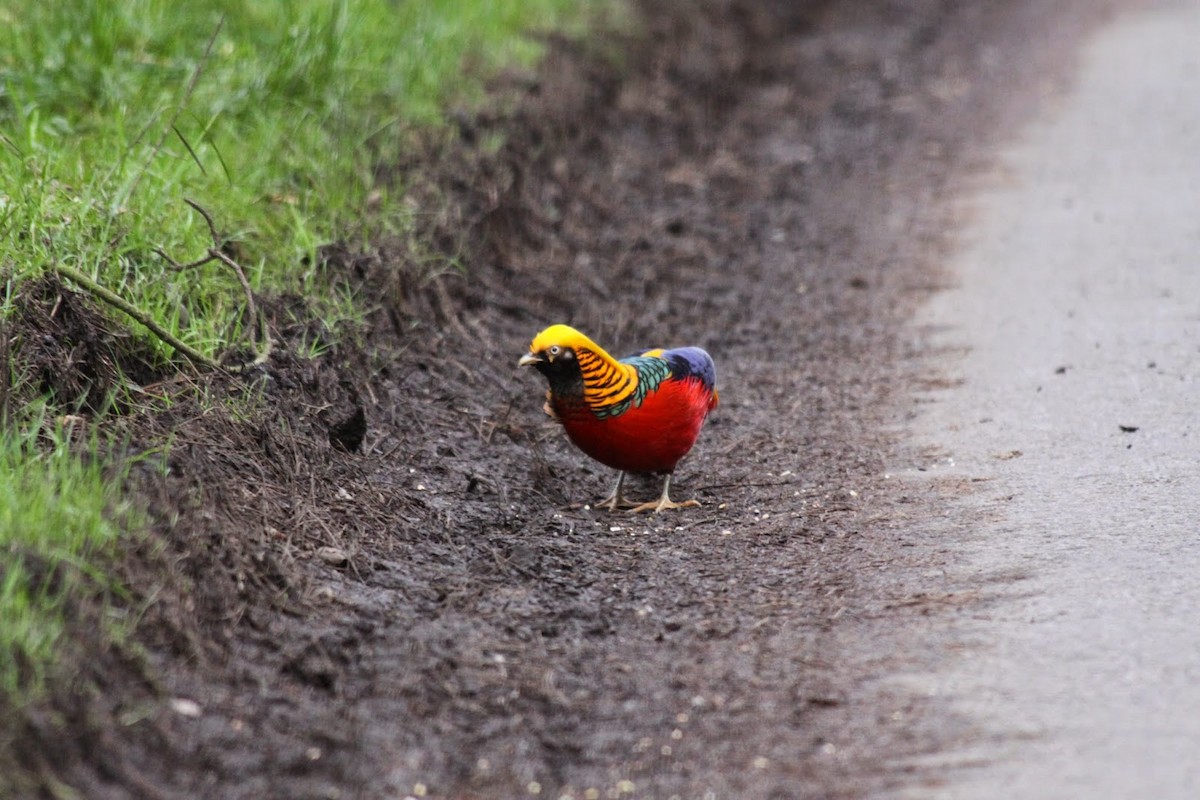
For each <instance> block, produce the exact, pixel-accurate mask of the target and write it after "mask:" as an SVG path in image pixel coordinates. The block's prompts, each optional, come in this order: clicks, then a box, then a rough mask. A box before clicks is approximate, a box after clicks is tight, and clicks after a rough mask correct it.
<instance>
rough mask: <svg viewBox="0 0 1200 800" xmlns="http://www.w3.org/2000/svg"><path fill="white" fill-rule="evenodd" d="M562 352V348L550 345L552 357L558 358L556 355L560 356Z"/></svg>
mask: <svg viewBox="0 0 1200 800" xmlns="http://www.w3.org/2000/svg"><path fill="white" fill-rule="evenodd" d="M561 351H562V348H561V347H559V346H558V345H556V344H552V345H550V355H552V356H556V355H558V354H559V352H561Z"/></svg>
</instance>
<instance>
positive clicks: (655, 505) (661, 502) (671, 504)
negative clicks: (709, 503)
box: [629, 473, 700, 514]
mask: <svg viewBox="0 0 1200 800" xmlns="http://www.w3.org/2000/svg"><path fill="white" fill-rule="evenodd" d="M670 491H671V474H670V473H667V476H666V477H665V478H663V490H662V495H661V496H659V498H658V499H657V500H651V501H650V502H649V503H642V504H641V505H640V506H634V507H633V508H632V509H630V512H629V513H631V514H640V513H642V512H643V511H653V512H654V513H655V514H657V513H658V512H660V511H667V510H668V509H672V508H691V507H693V506H698V505H700V501H699V500H684V501H683V502H682V503H676V502H675V501H674V500H672V499H671V494H670Z"/></svg>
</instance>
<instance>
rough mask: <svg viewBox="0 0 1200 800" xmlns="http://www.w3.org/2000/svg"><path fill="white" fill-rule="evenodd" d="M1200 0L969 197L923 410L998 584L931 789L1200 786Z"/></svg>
mask: <svg viewBox="0 0 1200 800" xmlns="http://www.w3.org/2000/svg"><path fill="white" fill-rule="evenodd" d="M1198 144H1200V3H1197V2H1195V1H1194V0H1189V1H1188V2H1175V3H1170V4H1163V3H1159V4H1156V5H1153V6H1151V7H1148V8H1143V9H1139V10H1136V11H1127V12H1125V13H1123V14H1121V15H1118V16H1116V17H1115V18H1114V19H1113V20H1112V21H1111V22H1110V23H1109V24H1107V25H1106V26H1105V27H1103V28H1102V29H1101V30H1099V31H1098V32H1097V34H1096V35H1095V36H1094V37H1093V38H1092V39H1091V40H1090V42H1089V43H1088V44H1087V46H1086V47H1085V49H1084V51H1083V52H1082V54H1081V57H1080V60H1079V66H1078V72H1077V75H1076V78H1075V80H1074V81H1073V83H1072V85H1071V86H1070V88H1069V89H1067V90H1066V91H1065V92H1064V93H1063V94H1062V96H1061V97H1058V98H1056V99H1055V100H1054V101H1053V102H1051V103H1049V104H1048V107H1047V113H1043V114H1041V115H1039V118H1038V120H1037V121H1036V122H1034V123H1033V124H1031V125H1030V126H1028V127H1027V128H1026V129H1025V130H1024V131H1023V133H1022V134H1021V135H1020V136H1019V138H1018V139H1017V140H1016V141H1014V142H1012V144H1011V146H1009V147H1008V148H1007V149H1006V150H1005V151H1004V152H1003V153H1002V154H1001V157H1000V158H999V160H998V167H997V168H996V169H995V170H994V171H992V172H990V173H989V174H986V175H983V176H981V178H980V180H979V181H978V183H977V186H976V189H975V191H973V192H971V193H969V195H968V196H966V197H964V198H963V206H962V211H963V215H964V217H965V218H966V219H967V220H968V222H967V223H966V224H965V225H964V228H963V232H962V233H963V235H962V238H961V246H960V247H959V248H958V251H957V252H956V253H955V254H954V255H953V257H952V259H951V261H950V264H949V274H950V284H951V286H952V288H950V289H947V290H946V291H943V292H941V293H939V294H938V295H936V296H935V297H934V299H933V300H932V301H931V302H930V303H929V304H928V306H927V307H926V308H924V310H923V311H922V312H921V314H920V317H919V320H918V322H919V324H920V325H921V326H923V328H922V330H923V331H925V332H926V335H927V337H928V339H927V343H928V344H930V345H932V346H933V347H934V348H936V349H939V350H940V351H941V352H942V353H943V355H941V356H938V362H939V365H940V366H941V367H942V368H943V371H944V373H945V374H946V375H947V376H949V377H950V378H951V379H952V381H951V383H953V384H954V385H953V386H951V388H948V389H944V390H939V391H934V392H932V393H931V394H930V396H929V397H928V398H926V399H928V400H930V401H931V402H929V404H928V405H927V406H925V409H926V410H925V413H923V415H922V416H921V417H920V419H918V420H917V422H916V428H917V431H918V433H917V440H918V442H919V443H922V444H924V445H927V446H929V447H930V448H931V449H935V450H936V451H937V452H938V456H937V457H936V458H935V459H934V463H927V464H920V465H917V466H919V467H920V468H921V469H920V470H918V469H917V468H916V467H913V468H910V469H907V470H899V471H900V472H903V473H904V474H903V478H904V479H905V480H909V481H912V482H913V484H914V485H916V486H921V485H926V486H929V485H932V484H938V485H949V484H952V483H955V482H959V484H960V485H969V486H970V489H969V490H968V491H967V492H965V495H964V496H963V497H962V498H961V499H959V500H957V501H955V503H954V504H953V506H954V507H953V510H952V512H951V514H950V517H949V518H948V519H947V520H945V521H944V522H943V523H938V524H941V525H944V528H945V530H944V533H946V534H947V535H951V536H953V537H955V547H954V549H955V555H954V557H953V558H952V559H949V560H948V562H947V566H946V567H945V571H944V574H941V575H938V576H937V577H936V578H935V581H941V582H944V584H945V585H946V586H950V587H954V588H955V589H956V590H957V591H958V592H959V593H960V594H961V593H969V594H971V595H972V596H973V597H974V602H973V604H972V605H971V607H970V608H969V609H968V610H967V611H966V612H964V613H962V614H959V615H956V616H955V615H952V616H951V618H950V619H949V621H948V622H945V623H944V625H943V626H942V627H941V628H940V629H938V630H937V631H935V632H934V634H932V635H933V636H934V637H935V638H940V641H941V642H942V643H943V644H945V643H947V642H949V643H951V644H952V646H951V647H948V648H947V649H946V652H947V653H952V655H946V656H945V657H944V658H941V659H940V661H937V660H936V659H935V662H936V666H935V668H933V669H932V671H931V672H930V673H929V674H925V675H915V676H909V685H910V686H913V687H916V689H917V690H919V691H921V692H924V693H926V694H928V695H930V696H932V697H938V698H940V699H941V700H942V701H944V702H945V703H946V704H947V707H948V708H949V709H950V710H951V712H952V714H953V715H955V716H961V717H962V719H963V720H965V722H966V724H965V730H966V731H967V732H966V733H965V734H963V735H962V736H961V737H960V741H959V742H958V743H957V744H956V745H955V746H953V747H950V748H948V750H947V751H946V752H943V753H939V754H937V755H935V756H931V757H929V758H928V759H925V760H924V762H922V763H921V764H919V765H917V766H920V767H922V768H923V769H922V770H921V771H920V772H921V774H922V775H923V776H924V778H923V780H921V781H918V785H916V786H914V787H913V788H912V790H911V792H910V793H909V794H910V796H913V797H948V798H949V797H953V798H1001V797H1004V798H1009V797H1021V798H1074V797H1089V798H1150V797H1153V798H1195V797H1200V535H1198V533H1200V474H1198V470H1197V466H1198V459H1197V448H1198V445H1200V426H1198V425H1197V417H1198V414H1197V411H1198V404H1197V397H1198V393H1200V386H1198V385H1197V384H1198V382H1200V156H1198V154H1197V145H1198Z"/></svg>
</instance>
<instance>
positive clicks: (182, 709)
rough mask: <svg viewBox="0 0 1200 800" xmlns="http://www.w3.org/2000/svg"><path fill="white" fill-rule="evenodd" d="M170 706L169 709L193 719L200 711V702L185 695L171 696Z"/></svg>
mask: <svg viewBox="0 0 1200 800" xmlns="http://www.w3.org/2000/svg"><path fill="white" fill-rule="evenodd" d="M170 706H171V710H172V711H174V712H175V713H176V714H178V715H179V716H181V717H191V718H192V719H195V718H196V717H198V716H200V713H201V709H200V704H199V703H197V702H196V701H195V700H188V699H187V698H186V697H172V698H171V702H170Z"/></svg>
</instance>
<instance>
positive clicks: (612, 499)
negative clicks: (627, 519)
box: [596, 472, 637, 511]
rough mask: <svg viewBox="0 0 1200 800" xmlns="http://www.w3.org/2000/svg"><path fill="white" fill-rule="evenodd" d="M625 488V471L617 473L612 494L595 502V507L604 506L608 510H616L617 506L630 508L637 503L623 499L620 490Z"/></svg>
mask: <svg viewBox="0 0 1200 800" xmlns="http://www.w3.org/2000/svg"><path fill="white" fill-rule="evenodd" d="M624 488H625V473H624V472H619V473H617V485H616V486H614V487H613V490H612V494H610V495H609V496H608V497H606V498H604V499H603V500H601V501H600V502H599V503H596V508H606V509H608V510H609V511H616V510H617V509H618V508H632V507H633V506H635V505H637V503H631V502H629V501H628V500H626V499H625V495H623V494H622V493H621V490H622V489H624Z"/></svg>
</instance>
